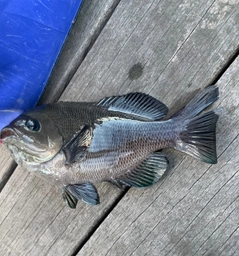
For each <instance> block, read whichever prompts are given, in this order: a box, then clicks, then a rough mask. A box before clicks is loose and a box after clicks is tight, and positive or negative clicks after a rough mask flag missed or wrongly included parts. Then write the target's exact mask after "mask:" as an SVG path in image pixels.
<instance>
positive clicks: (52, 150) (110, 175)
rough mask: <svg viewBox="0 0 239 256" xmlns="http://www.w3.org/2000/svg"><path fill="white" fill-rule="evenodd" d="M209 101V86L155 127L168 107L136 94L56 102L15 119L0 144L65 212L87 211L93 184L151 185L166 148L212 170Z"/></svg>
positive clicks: (94, 197) (214, 91) (213, 91)
mask: <svg viewBox="0 0 239 256" xmlns="http://www.w3.org/2000/svg"><path fill="white" fill-rule="evenodd" d="M217 99H218V88H217V87H216V86H209V87H207V88H206V89H204V90H203V91H201V92H199V93H198V94H197V95H196V96H195V97H194V98H193V99H192V100H191V101H190V102H189V103H188V104H187V105H186V106H185V107H184V108H183V109H182V110H180V111H179V112H178V113H177V114H175V115H174V116H173V117H172V118H170V119H169V120H166V121H160V120H161V119H163V118H164V117H165V116H166V115H167V113H168V108H167V107H166V106H165V105H164V104H163V103H161V102H160V101H158V100H156V99H154V98H153V97H151V96H149V95H146V94H144V93H129V94H127V95H123V96H116V97H109V98H104V99H102V100H101V101H100V102H98V103H85V102H84V103H80V102H58V103H54V104H48V105H43V106H39V107H36V108H34V109H33V110H30V111H27V112H25V113H23V114H22V115H20V116H19V117H18V118H16V119H15V120H14V121H12V122H11V123H10V125H8V126H6V127H5V128H4V129H3V130H2V133H1V137H2V140H3V143H4V144H5V145H6V146H7V147H8V148H9V150H10V151H11V153H12V156H13V157H14V159H15V160H16V162H17V163H18V164H19V165H20V166H22V167H24V168H26V169H28V170H30V171H32V172H35V173H36V174H38V175H40V176H42V177H44V178H46V179H47V180H48V181H51V182H53V183H54V184H56V185H57V186H59V187H60V188H61V189H62V193H63V198H64V199H65V200H66V202H67V204H68V205H69V206H70V207H71V208H75V207H76V204H77V201H78V200H79V199H81V200H83V201H85V202H86V203H89V204H92V205H95V204H98V203H99V196H98V193H97V190H96V188H95V187H94V185H93V183H94V182H97V181H110V182H111V183H113V184H115V185H116V186H118V187H120V188H123V187H124V186H133V187H148V186H151V185H153V184H154V183H156V182H157V181H158V180H159V179H160V178H161V177H162V175H163V174H164V172H165V171H166V169H167V166H168V161H167V158H166V157H165V155H164V154H163V153H161V152H159V150H160V149H163V148H167V147H173V148H175V149H177V150H179V151H182V152H185V153H187V154H189V155H191V156H193V157H194V158H196V159H198V160H201V161H203V162H206V163H209V164H215V163H216V162H217V154H216V136H215V129H216V123H217V120H218V116H217V115H216V114H215V113H214V112H213V111H209V112H206V113H202V114H200V113H201V111H203V110H204V109H205V108H207V107H208V106H210V105H211V104H212V103H213V102H215V101H216V100H217ZM199 114H200V115H199Z"/></svg>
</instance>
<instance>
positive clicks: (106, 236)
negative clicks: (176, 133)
mask: <svg viewBox="0 0 239 256" xmlns="http://www.w3.org/2000/svg"><path fill="white" fill-rule="evenodd" d="M238 66H239V58H237V59H236V60H235V61H234V63H233V64H232V65H231V66H230V67H229V69H228V70H227V71H226V73H225V74H224V75H223V76H222V77H221V79H220V80H219V81H218V86H219V88H220V99H219V101H218V102H217V103H216V104H214V106H213V108H217V110H216V111H217V112H218V114H219V115H220V119H219V123H218V129H217V139H218V144H217V148H218V156H219V161H218V164H217V165H213V166H212V165H207V164H203V163H200V162H197V161H195V160H193V159H192V158H190V157H185V156H183V157H181V158H180V159H178V160H177V164H176V165H175V166H174V168H173V169H172V170H170V171H169V173H168V175H167V176H166V177H165V178H164V179H163V180H162V181H161V182H159V184H158V185H156V186H154V187H152V189H151V190H136V189H130V190H129V192H128V193H127V195H126V196H125V197H124V198H123V199H122V200H121V201H120V203H119V204H118V205H117V206H116V207H115V208H114V210H113V211H112V212H111V213H110V214H109V216H108V217H107V218H106V220H105V221H104V223H103V224H102V225H101V226H100V227H99V229H98V230H97V231H96V232H95V233H94V235H93V236H92V237H91V238H90V240H89V241H88V243H86V244H85V246H84V247H83V248H82V250H81V251H80V252H79V254H78V255H99V251H98V249H97V248H101V251H100V255H117V256H119V255H160V256H161V255H162V256H163V255H173V256H176V255H200V256H201V255H225V256H230V255H238V248H239V241H238V228H239V220H238V214H239V190H238V186H239V162H238V153H239V136H238V135H239V132H238V129H237V128H238V127H239V108H238V106H239V99H238V90H239V74H238Z"/></svg>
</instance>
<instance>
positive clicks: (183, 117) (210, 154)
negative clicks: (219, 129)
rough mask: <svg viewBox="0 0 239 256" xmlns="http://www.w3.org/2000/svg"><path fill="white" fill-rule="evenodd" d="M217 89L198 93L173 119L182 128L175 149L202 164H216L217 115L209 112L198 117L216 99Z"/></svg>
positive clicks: (211, 88) (208, 89)
mask: <svg viewBox="0 0 239 256" xmlns="http://www.w3.org/2000/svg"><path fill="white" fill-rule="evenodd" d="M218 95H219V93H218V88H217V87H216V86H209V87H207V88H206V89H205V90H203V91H201V92H199V93H198V94H197V95H196V96H195V97H194V98H193V99H192V100H191V101H190V102H189V103H188V104H187V105H186V106H185V107H184V108H183V109H182V110H180V111H179V112H178V113H177V114H176V115H175V116H174V117H173V119H174V120H175V121H177V122H179V123H180V126H181V127H182V129H181V131H180V132H179V134H178V135H179V136H178V138H177V141H176V146H175V148H176V149H178V150H180V151H182V152H184V153H187V154H189V155H191V156H193V157H195V158H196V159H199V160H201V161H203V162H206V163H210V164H215V163H217V152H216V123H217V120H218V115H217V114H215V112H214V111H209V112H206V113H203V114H200V115H198V114H199V113H200V112H201V111H202V110H204V109H205V108H206V107H208V106H210V105H211V104H212V103H213V102H215V101H216V100H217V99H218Z"/></svg>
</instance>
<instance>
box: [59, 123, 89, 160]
mask: <svg viewBox="0 0 239 256" xmlns="http://www.w3.org/2000/svg"><path fill="white" fill-rule="evenodd" d="M91 139H92V128H91V127H89V126H87V125H86V126H84V127H83V129H82V130H81V131H80V132H79V133H77V134H76V135H75V136H74V137H73V138H72V139H71V140H70V141H69V142H68V143H67V144H66V145H65V146H64V148H63V149H62V150H63V152H64V153H65V156H66V163H65V164H72V163H74V162H78V161H80V159H81V158H82V157H83V156H84V153H85V150H86V149H87V147H89V145H90V142H91Z"/></svg>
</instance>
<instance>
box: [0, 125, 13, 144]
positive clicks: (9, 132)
mask: <svg viewBox="0 0 239 256" xmlns="http://www.w3.org/2000/svg"><path fill="white" fill-rule="evenodd" d="M12 136H14V137H17V134H16V132H15V131H14V130H13V129H12V128H10V127H5V128H3V129H2V131H1V140H3V141H4V139H6V138H8V137H12Z"/></svg>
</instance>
